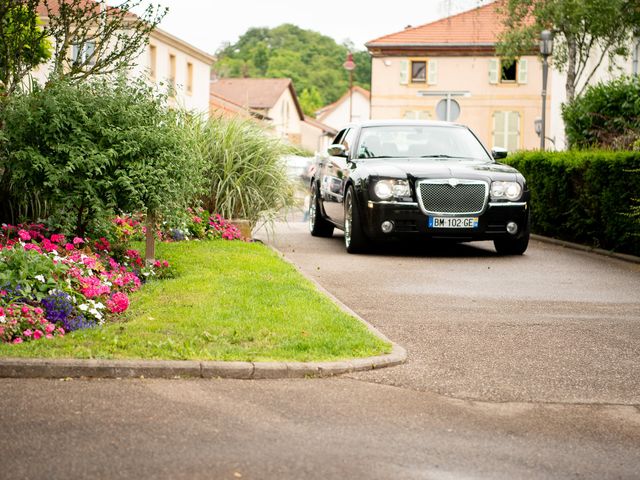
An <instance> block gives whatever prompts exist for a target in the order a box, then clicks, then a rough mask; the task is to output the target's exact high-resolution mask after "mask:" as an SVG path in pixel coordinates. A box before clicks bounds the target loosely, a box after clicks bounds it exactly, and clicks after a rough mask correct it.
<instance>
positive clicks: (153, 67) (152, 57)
mask: <svg viewBox="0 0 640 480" xmlns="http://www.w3.org/2000/svg"><path fill="white" fill-rule="evenodd" d="M157 58H158V50H157V48H156V46H155V45H149V76H150V77H151V78H152V79H154V80H155V79H156V75H157V73H158V71H157V68H158V60H157Z"/></svg>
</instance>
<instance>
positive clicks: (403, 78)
mask: <svg viewBox="0 0 640 480" xmlns="http://www.w3.org/2000/svg"><path fill="white" fill-rule="evenodd" d="M408 84H409V60H400V85H408Z"/></svg>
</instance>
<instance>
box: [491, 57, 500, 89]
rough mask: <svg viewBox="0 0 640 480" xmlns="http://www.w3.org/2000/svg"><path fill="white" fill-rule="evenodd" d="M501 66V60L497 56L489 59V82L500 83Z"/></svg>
mask: <svg viewBox="0 0 640 480" xmlns="http://www.w3.org/2000/svg"><path fill="white" fill-rule="evenodd" d="M499 68H500V62H499V61H498V59H497V58H490V59H489V83H491V84H497V83H498V69H499Z"/></svg>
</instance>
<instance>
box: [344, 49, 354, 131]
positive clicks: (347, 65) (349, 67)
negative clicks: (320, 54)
mask: <svg viewBox="0 0 640 480" xmlns="http://www.w3.org/2000/svg"><path fill="white" fill-rule="evenodd" d="M342 66H343V67H344V69H345V70H346V71H347V72H349V122H351V121H353V70H354V69H355V68H356V62H354V61H353V54H352V53H351V52H348V53H347V60H346V61H345V62H344V63H343V64H342Z"/></svg>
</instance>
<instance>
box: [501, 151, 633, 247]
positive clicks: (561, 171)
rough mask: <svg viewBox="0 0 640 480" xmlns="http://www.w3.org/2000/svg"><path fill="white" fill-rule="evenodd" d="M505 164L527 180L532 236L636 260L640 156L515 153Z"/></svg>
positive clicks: (609, 153)
mask: <svg viewBox="0 0 640 480" xmlns="http://www.w3.org/2000/svg"><path fill="white" fill-rule="evenodd" d="M505 163H508V164H510V165H512V166H514V167H515V168H517V169H518V170H520V172H522V174H523V175H524V176H525V178H526V179H527V182H528V184H529V188H530V189H531V213H532V230H533V231H534V232H535V233H538V234H541V235H546V236H550V237H555V238H560V239H563V240H568V241H573V242H578V243H582V244H585V245H591V246H595V247H600V248H604V249H609V250H616V251H620V252H626V253H630V254H634V255H640V223H639V222H638V221H636V219H634V218H633V205H634V202H635V199H638V198H639V197H640V173H638V172H637V171H636V172H634V170H638V168H639V167H640V152H625V151H618V152H614V151H597V150H593V151H568V152H520V153H516V154H514V155H511V156H509V157H508V158H507V159H506V162H505Z"/></svg>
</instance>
